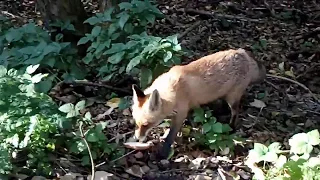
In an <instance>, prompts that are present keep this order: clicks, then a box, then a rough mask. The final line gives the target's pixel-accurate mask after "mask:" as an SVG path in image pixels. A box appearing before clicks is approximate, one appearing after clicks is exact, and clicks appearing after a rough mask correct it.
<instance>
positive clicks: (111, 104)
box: [106, 98, 120, 108]
mask: <svg viewBox="0 0 320 180" xmlns="http://www.w3.org/2000/svg"><path fill="white" fill-rule="evenodd" d="M119 103H120V98H112V99H110V100H109V101H108V102H107V104H106V105H107V106H109V107H111V108H117V107H118V106H119Z"/></svg>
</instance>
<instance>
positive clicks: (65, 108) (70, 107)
mask: <svg viewBox="0 0 320 180" xmlns="http://www.w3.org/2000/svg"><path fill="white" fill-rule="evenodd" d="M73 109H74V105H73V104H71V103H67V104H64V105H62V106H60V107H59V111H61V112H64V113H68V112H70V111H71V110H73Z"/></svg>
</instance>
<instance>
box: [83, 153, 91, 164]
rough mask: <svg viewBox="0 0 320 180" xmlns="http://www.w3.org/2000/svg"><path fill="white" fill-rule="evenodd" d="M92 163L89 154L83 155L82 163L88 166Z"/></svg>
mask: <svg viewBox="0 0 320 180" xmlns="http://www.w3.org/2000/svg"><path fill="white" fill-rule="evenodd" d="M90 164H91V162H90V157H89V155H86V156H82V158H81V165H83V166H88V165H90Z"/></svg>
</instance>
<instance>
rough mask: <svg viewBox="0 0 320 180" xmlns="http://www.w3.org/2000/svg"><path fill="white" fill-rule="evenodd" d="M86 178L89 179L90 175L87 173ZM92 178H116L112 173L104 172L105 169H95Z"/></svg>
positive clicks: (110, 179)
mask: <svg viewBox="0 0 320 180" xmlns="http://www.w3.org/2000/svg"><path fill="white" fill-rule="evenodd" d="M87 179H91V175H88V177H87ZM94 179H99V180H113V179H117V178H116V177H115V176H114V175H113V174H111V173H108V172H105V171H96V172H95V173H94Z"/></svg>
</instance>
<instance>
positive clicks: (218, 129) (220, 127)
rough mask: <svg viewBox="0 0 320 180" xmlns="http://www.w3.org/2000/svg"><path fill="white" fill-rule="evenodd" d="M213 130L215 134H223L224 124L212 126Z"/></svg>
mask: <svg viewBox="0 0 320 180" xmlns="http://www.w3.org/2000/svg"><path fill="white" fill-rule="evenodd" d="M211 129H212V131H213V132H215V133H222V132H223V131H222V130H223V129H222V124H221V123H219V122H217V123H214V124H212V125H211Z"/></svg>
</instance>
